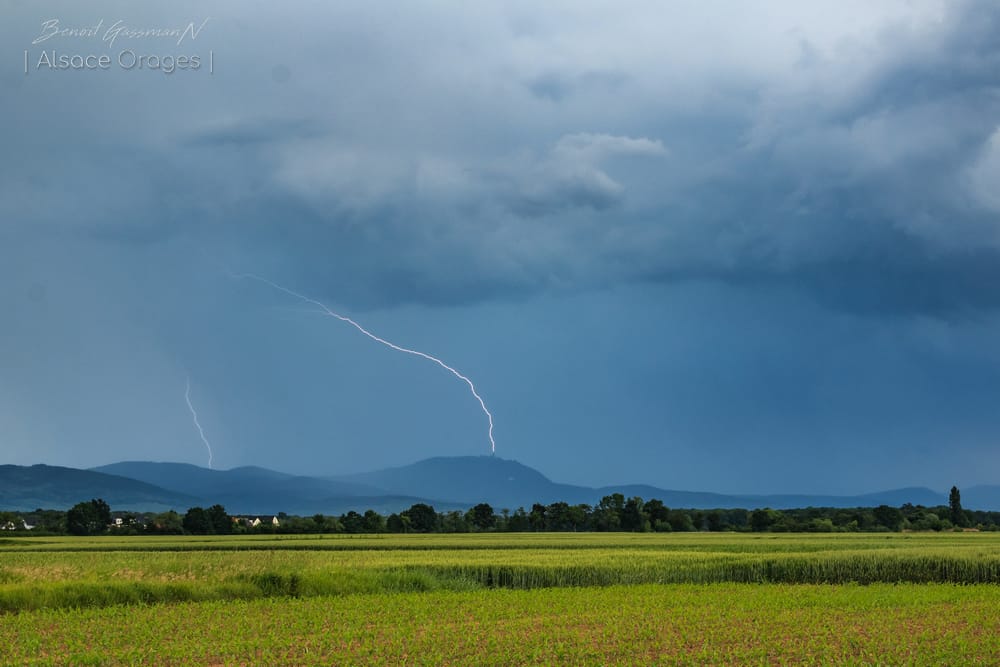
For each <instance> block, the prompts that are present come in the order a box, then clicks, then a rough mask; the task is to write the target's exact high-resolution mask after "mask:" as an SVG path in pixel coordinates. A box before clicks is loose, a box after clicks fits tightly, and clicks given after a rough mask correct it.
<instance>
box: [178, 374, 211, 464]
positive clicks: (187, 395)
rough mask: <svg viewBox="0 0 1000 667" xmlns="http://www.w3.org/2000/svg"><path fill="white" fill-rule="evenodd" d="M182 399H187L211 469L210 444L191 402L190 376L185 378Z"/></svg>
mask: <svg viewBox="0 0 1000 667" xmlns="http://www.w3.org/2000/svg"><path fill="white" fill-rule="evenodd" d="M184 400H185V401H187V404H188V410H190V411H191V419H192V420H194V427H195V428H196V429H198V435H199V436H200V437H201V441H202V442H204V443H205V449H207V450H208V469H209V470H211V469H212V445H210V444H209V442H208V438H206V437H205V431H203V430H202V429H201V424H200V423H199V422H198V412H197V411H196V410H195V409H194V405H193V404H192V403H191V378H187V380H186V383H185V385H184Z"/></svg>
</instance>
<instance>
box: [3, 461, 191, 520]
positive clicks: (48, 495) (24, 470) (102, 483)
mask: <svg viewBox="0 0 1000 667" xmlns="http://www.w3.org/2000/svg"><path fill="white" fill-rule="evenodd" d="M91 498H103V499H104V500H105V501H106V502H107V503H108V504H109V505H111V506H112V507H113V508H114V509H123V510H132V511H137V512H161V511H165V510H169V509H176V510H184V509H187V508H188V507H190V506H191V505H193V504H196V502H197V499H195V498H192V497H191V496H189V495H186V494H184V493H179V492H177V491H172V490H168V489H163V488H160V487H159V486H155V485H153V484H147V483H145V482H140V481H137V480H135V479H128V478H126V477H121V476H118V475H109V474H105V473H101V472H94V471H91V470H77V469H76V468H62V467H59V466H47V465H33V466H15V465H0V508H2V509H5V510H15V511H30V510H34V509H38V508H44V509H67V508H69V507H72V506H73V505H75V504H77V503H78V502H80V501H83V500H90V499H91Z"/></svg>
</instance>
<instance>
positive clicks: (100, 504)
mask: <svg viewBox="0 0 1000 667" xmlns="http://www.w3.org/2000/svg"><path fill="white" fill-rule="evenodd" d="M110 523H111V508H110V507H108V504H107V503H106V502H104V501H103V500H102V499H100V498H94V499H93V500H91V501H89V502H84V503H77V504H76V505H74V506H73V507H72V508H70V510H69V511H68V512H66V529H67V530H68V531H69V532H70V533H71V534H73V535H97V534H98V533H103V532H104V531H106V530H107V529H108V524H110Z"/></svg>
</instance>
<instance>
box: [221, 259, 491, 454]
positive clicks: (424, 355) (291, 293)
mask: <svg viewBox="0 0 1000 667" xmlns="http://www.w3.org/2000/svg"><path fill="white" fill-rule="evenodd" d="M230 275H231V276H232V277H233V278H237V279H242V278H251V279H253V280H257V281H259V282H262V283H264V284H265V285H270V286H271V287H273V288H274V289H276V290H278V291H281V292H284V293H285V294H288V295H289V296H293V297H295V298H296V299H301V300H302V301H305V302H306V303H311V304H313V305H314V306H318V307H319V308H321V309H322V310H323V313H324V314H326V315H328V316H330V317H334V318H336V319H338V320H340V321H341V322H346V323H347V324H350V325H351V326H353V327H354V328H355V329H357V330H358V331H360V332H361V333H363V334H364V335H366V336H368V337H369V338H371V339H372V340H373V341H375V342H377V343H381V344H382V345H385V346H386V347H389V348H392V349H393V350H396V351H397V352H405V353H406V354H412V355H415V356H417V357H422V358H424V359H427V360H428V361H433V362H434V363H435V364H437V365H438V366H440V367H441V368H443V369H445V370H446V371H448V372H449V373H451V374H452V375H454V376H455V377H457V378H458V379H459V380H462V381H463V382H465V384H467V385H469V391H470V392H472V395H473V396H474V397H475V399H476V400H477V401H479V407H481V408H482V409H483V413H484V414H485V415H486V419H487V420H488V421H489V425H490V428H489V431H488V432H487V435H488V436H489V439H490V452H491V453H493V454H495V453H496V451H497V443H496V441H495V440H494V439H493V415H492V414H490V411H489V408H487V407H486V402H485V401H484V400H483V397H482V396H480V395H479V392H478V391H476V385H474V384H473V383H472V380H470V379H469V378H467V377H466V376H464V375H462V374H461V373H459V372H458V371H457V370H455V369H454V368H452V367H451V366H449V365H448V364H446V363H444V362H443V361H441V360H440V359H438V358H437V357H432V356H431V355H429V354H427V353H425V352H421V351H420V350H411V349H409V348H406V347H401V346H399V345H396V344H395V343H391V342H389V341H387V340H386V339H384V338H380V337H379V336H376V335H375V334H373V333H372V332H370V331H368V330H367V329H365V328H364V327H363V326H361V325H360V324H358V323H357V322H355V321H354V320H352V319H351V318H350V317H347V316H346V315H341V314H340V313H337V312H334V311H333V310H331V309H330V308H329V307H328V306H327V305H326V304H324V303H321V302H319V301H317V300H315V299H312V298H310V297H308V296H306V295H304V294H300V293H298V292H296V291H294V290H290V289H288V288H287V287H283V286H281V285H279V284H278V283H275V282H272V281H270V280H268V279H267V278H262V277H260V276H258V275H255V274H253V273H231V272H230ZM206 444H207V443H206Z"/></svg>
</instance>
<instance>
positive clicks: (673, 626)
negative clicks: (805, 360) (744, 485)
mask: <svg viewBox="0 0 1000 667" xmlns="http://www.w3.org/2000/svg"><path fill="white" fill-rule="evenodd" d="M998 583H1000V536H998V535H995V534H970V533H966V534H955V533H952V534H891V535H882V534H868V535H857V534H850V535H832V536H831V535H775V534H756V535H755V534H748V535H732V534H684V535H680V534H678V535H641V534H640V535H622V534H581V535H568V534H541V535H539V534H526V535H455V536H442V535H434V536H419V535H409V536H371V537H348V536H337V537H333V536H324V537H322V538H320V537H317V536H308V537H287V536H281V537H266V538H262V537H252V538H238V537H208V538H204V537H203V538H193V537H176V538H165V537H151V538H144V537H130V538H112V537H107V538H87V539H85V538H77V539H71V538H52V539H46V538H28V539H8V540H0V610H2V613H0V636H2V637H4V638H6V640H7V641H5V642H4V646H3V648H0V658H2V659H0V662H2V663H3V664H133V663H152V664H288V665H299V664H354V663H358V662H362V663H381V664H456V665H460V664H516V663H519V662H534V663H565V664H581V663H590V664H609V663H610V664H614V663H620V664H635V663H657V662H660V663H662V662H666V663H677V662H680V663H700V664H705V663H731V664H734V663H738V664H747V663H757V664H759V663H764V664H781V663H783V662H787V663H800V662H817V663H838V664H839V663H845V662H848V663H850V662H854V663H881V664H900V663H914V662H915V663H925V664H998V663H1000V620H998V619H1000V611H998V610H1000V586H998Z"/></svg>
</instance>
